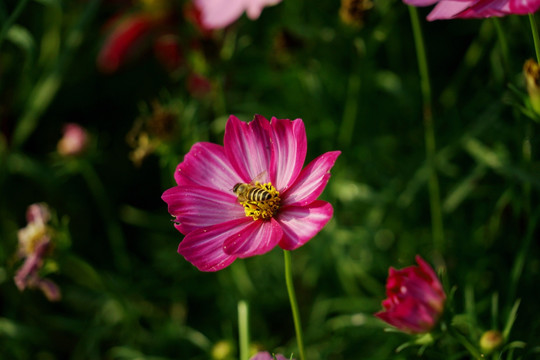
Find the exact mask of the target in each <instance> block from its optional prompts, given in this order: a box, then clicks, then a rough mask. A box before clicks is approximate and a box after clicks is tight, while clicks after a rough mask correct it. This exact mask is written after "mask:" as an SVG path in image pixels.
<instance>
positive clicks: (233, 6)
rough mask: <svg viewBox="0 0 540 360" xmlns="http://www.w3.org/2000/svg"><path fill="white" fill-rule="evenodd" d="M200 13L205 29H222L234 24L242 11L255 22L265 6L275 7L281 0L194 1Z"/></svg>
mask: <svg viewBox="0 0 540 360" xmlns="http://www.w3.org/2000/svg"><path fill="white" fill-rule="evenodd" d="M194 1H195V6H197V8H198V9H199V10H200V11H201V21H202V24H203V26H204V27H205V28H207V29H220V28H224V27H226V26H228V25H230V24H232V23H233V22H235V21H236V20H237V19H238V18H239V17H240V16H241V15H242V14H243V13H244V11H245V12H246V13H247V16H248V17H249V18H250V19H252V20H255V19H257V18H258V17H259V16H260V15H261V12H262V9H263V8H264V7H266V6H271V5H275V4H277V3H279V2H281V0H194Z"/></svg>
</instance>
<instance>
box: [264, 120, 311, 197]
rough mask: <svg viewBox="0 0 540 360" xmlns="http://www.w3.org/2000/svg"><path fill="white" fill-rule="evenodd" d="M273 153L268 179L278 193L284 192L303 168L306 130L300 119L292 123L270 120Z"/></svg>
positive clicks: (289, 121) (305, 150)
mask: <svg viewBox="0 0 540 360" xmlns="http://www.w3.org/2000/svg"><path fill="white" fill-rule="evenodd" d="M270 126H271V127H272V143H273V145H274V153H273V155H274V156H273V158H272V168H271V170H270V179H271V181H272V185H274V187H275V188H276V189H278V190H279V191H281V192H283V191H285V190H286V189H287V188H288V187H289V186H291V184H292V182H293V181H294V180H295V179H296V178H297V176H298V174H299V173H300V171H301V170H302V166H304V161H305V160H306V152H307V139H306V129H305V127H304V122H303V121H302V119H296V120H294V121H291V120H288V119H276V118H272V121H271V122H270Z"/></svg>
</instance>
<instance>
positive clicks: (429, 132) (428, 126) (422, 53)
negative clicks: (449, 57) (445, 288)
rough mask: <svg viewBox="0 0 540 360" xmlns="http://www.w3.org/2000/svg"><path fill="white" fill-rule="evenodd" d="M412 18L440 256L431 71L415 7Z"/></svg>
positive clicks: (441, 236)
mask: <svg viewBox="0 0 540 360" xmlns="http://www.w3.org/2000/svg"><path fill="white" fill-rule="evenodd" d="M408 8H409V15H410V17H411V25H412V29H413V35H414V44H415V47H416V55H417V59H418V70H419V72H420V88H421V91H422V100H423V118H424V138H425V144H426V161H427V164H428V167H429V183H428V186H429V203H430V210H431V231H432V236H433V244H434V248H435V251H436V252H437V253H438V254H439V255H440V254H442V252H443V250H444V226H443V219H442V210H441V199H440V193H439V180H438V178H437V171H436V168H435V151H436V144H435V126H434V121H433V114H432V111H431V86H430V84H429V71H428V64H427V57H426V50H425V47H424V39H423V36H422V29H421V28H420V19H419V17H418V11H417V10H416V8H415V7H414V6H408Z"/></svg>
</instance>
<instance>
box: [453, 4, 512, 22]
mask: <svg viewBox="0 0 540 360" xmlns="http://www.w3.org/2000/svg"><path fill="white" fill-rule="evenodd" d="M509 12H510V6H509V4H508V0H477V1H476V2H475V3H474V4H473V5H471V7H470V8H469V9H466V10H464V11H463V12H462V13H460V14H458V15H457V16H456V17H458V18H487V17H492V16H505V15H507V14H509Z"/></svg>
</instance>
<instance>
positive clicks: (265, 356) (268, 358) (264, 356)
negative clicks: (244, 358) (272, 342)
mask: <svg viewBox="0 0 540 360" xmlns="http://www.w3.org/2000/svg"><path fill="white" fill-rule="evenodd" d="M274 359H275V360H289V358H286V357H285V356H283V355H281V354H276V355H273V356H272V355H271V354H270V353H269V352H267V351H261V352H258V353H256V354H255V355H253V356H252V357H251V358H250V359H249V360H274ZM293 360H294V359H293Z"/></svg>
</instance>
